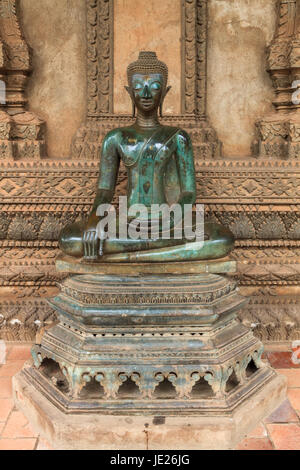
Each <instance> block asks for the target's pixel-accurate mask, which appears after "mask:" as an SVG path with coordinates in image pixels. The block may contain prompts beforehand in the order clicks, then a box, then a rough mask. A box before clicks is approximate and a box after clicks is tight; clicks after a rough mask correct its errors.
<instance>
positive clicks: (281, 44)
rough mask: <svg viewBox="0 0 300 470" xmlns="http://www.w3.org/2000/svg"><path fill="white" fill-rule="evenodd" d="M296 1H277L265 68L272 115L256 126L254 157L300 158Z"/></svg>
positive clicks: (299, 54)
mask: <svg viewBox="0 0 300 470" xmlns="http://www.w3.org/2000/svg"><path fill="white" fill-rule="evenodd" d="M299 12H300V11H299V2H297V0H280V1H279V2H278V20H277V28H276V32H275V35H274V39H273V41H272V43H271V45H270V46H269V48H268V57H267V65H268V72H269V74H270V77H271V79H272V83H273V87H274V90H275V97H274V100H273V105H274V108H275V111H274V113H272V114H271V115H269V116H266V117H264V118H262V119H261V120H259V121H258V122H257V123H256V127H257V135H258V138H257V141H256V142H254V145H253V151H254V154H256V155H258V156H261V157H268V156H270V157H279V158H298V157H299V156H300V142H299V138H298V136H299V130H300V101H299V100H297V94H299V93H297V87H298V88H299V92H300V86H299V84H300V82H299V83H298V84H297V81H298V80H300V35H299V32H300V29H299V27H298V24H299Z"/></svg>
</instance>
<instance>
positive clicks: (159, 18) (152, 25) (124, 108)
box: [114, 0, 181, 114]
mask: <svg viewBox="0 0 300 470" xmlns="http://www.w3.org/2000/svg"><path fill="white" fill-rule="evenodd" d="M133 12H134V14H133ZM114 19H115V21H114V50H115V53H114V61H115V73H114V112H115V113H120V114H129V113H131V102H130V98H129V96H128V95H127V93H124V85H126V84H127V78H126V68H127V66H128V63H130V62H132V61H134V60H136V59H137V56H138V52H139V51H141V50H146V51H156V53H157V56H158V58H159V59H160V60H162V61H164V62H166V63H167V64H168V68H169V81H170V84H171V85H172V88H171V90H170V92H169V94H168V96H167V97H166V100H165V103H164V112H165V114H180V96H181V91H180V87H181V67H180V63H181V43H180V36H181V1H180V0H163V1H161V0H151V1H150V2H148V1H145V0H115V3H114Z"/></svg>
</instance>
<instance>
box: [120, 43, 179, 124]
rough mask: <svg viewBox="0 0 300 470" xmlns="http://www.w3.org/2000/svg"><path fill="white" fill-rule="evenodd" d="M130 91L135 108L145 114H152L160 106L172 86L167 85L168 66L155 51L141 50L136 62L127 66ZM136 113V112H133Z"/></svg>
mask: <svg viewBox="0 0 300 470" xmlns="http://www.w3.org/2000/svg"><path fill="white" fill-rule="evenodd" d="M127 76H128V85H129V86H128V87H126V89H127V91H128V93H129V94H130V97H131V99H132V102H133V109H134V111H135V108H137V109H138V110H140V111H141V112H142V113H143V114H152V113H153V112H157V110H158V108H160V114H161V115H162V105H163V101H164V99H165V96H166V94H167V93H168V91H169V90H170V88H171V87H167V82H168V68H167V66H166V64H164V63H163V62H161V61H159V60H158V59H157V56H156V53H155V52H140V54H139V58H138V60H137V61H136V62H133V63H132V64H130V65H129V66H128V68H127ZM133 114H134V113H133Z"/></svg>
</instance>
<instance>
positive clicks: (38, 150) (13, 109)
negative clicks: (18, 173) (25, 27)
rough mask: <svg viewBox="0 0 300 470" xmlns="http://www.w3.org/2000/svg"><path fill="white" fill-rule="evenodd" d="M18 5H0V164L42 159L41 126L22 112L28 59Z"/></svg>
mask: <svg viewBox="0 0 300 470" xmlns="http://www.w3.org/2000/svg"><path fill="white" fill-rule="evenodd" d="M18 3H19V2H18V0H2V1H1V3H0V80H1V82H0V84H1V91H2V95H3V96H2V100H1V101H2V103H1V104H0V108H1V109H0V159H1V160H2V159H28V158H41V157H44V156H45V137H44V133H45V123H44V121H42V120H41V119H40V118H39V117H38V116H36V115H35V114H34V113H31V112H29V111H27V110H26V104H27V100H26V98H25V88H26V83H27V79H28V76H29V74H30V72H31V59H30V51H29V47H28V45H27V44H26V41H25V39H24V37H23V35H22V32H21V29H20V25H19V20H18V16H17V9H18Z"/></svg>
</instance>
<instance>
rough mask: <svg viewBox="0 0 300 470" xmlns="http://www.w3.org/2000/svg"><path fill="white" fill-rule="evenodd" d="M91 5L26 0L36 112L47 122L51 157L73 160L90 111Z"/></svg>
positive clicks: (78, 0) (31, 90) (64, 0)
mask: <svg viewBox="0 0 300 470" xmlns="http://www.w3.org/2000/svg"><path fill="white" fill-rule="evenodd" d="M85 3H86V2H85V0H42V1H38V2H37V1H36V0H21V1H20V6H21V18H22V23H23V30H24V34H25V36H26V39H27V41H28V43H29V45H30V46H31V48H32V49H33V68H34V72H33V75H32V77H31V79H30V82H29V87H28V98H29V104H30V108H31V109H32V110H34V111H35V112H36V113H37V114H39V115H40V116H41V117H42V118H43V119H45V121H46V123H47V143H48V155H49V156H50V157H62V156H64V157H66V156H68V155H69V150H70V143H71V139H72V137H73V135H74V134H75V132H76V130H77V129H78V127H79V126H80V123H81V121H82V120H83V119H84V116H85V109H86V105H85V102H86V33H85V31H86V19H85Z"/></svg>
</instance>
